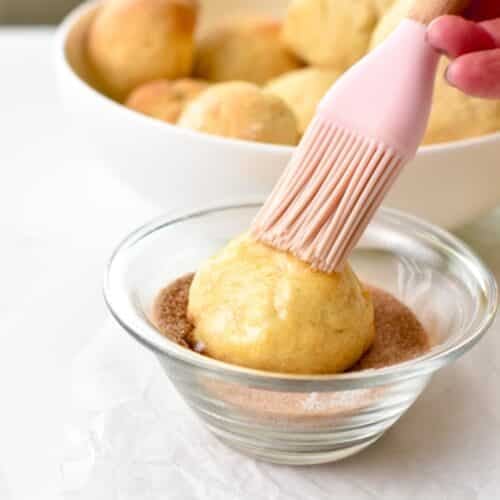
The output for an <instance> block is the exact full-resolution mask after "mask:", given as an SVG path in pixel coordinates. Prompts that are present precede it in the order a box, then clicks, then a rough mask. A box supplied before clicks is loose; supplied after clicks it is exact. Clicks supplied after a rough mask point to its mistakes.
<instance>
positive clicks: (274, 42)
mask: <svg viewBox="0 0 500 500" xmlns="http://www.w3.org/2000/svg"><path fill="white" fill-rule="evenodd" d="M280 34H281V23H280V22H279V21H276V20H274V19H272V18H265V17H251V18H248V17H247V18H242V19H231V20H228V21H226V22H225V23H224V24H221V25H220V26H218V27H216V28H215V29H214V30H213V31H211V32H209V33H208V34H207V35H206V36H205V37H203V38H202V39H201V40H200V42H199V43H198V48H197V51H196V62H195V69H194V73H195V75H196V76H198V77H200V78H204V79H206V80H210V81H214V82H222V81H228V80H244V81H248V82H253V83H257V84H263V83H265V82H267V81H268V80H269V79H271V78H274V77H276V76H278V75H281V74H282V73H285V72H287V71H290V70H293V69H296V68H298V67H299V66H301V63H300V62H299V60H298V59H297V58H296V57H295V56H294V55H293V54H292V53H291V52H290V51H289V50H288V49H287V48H286V47H285V45H284V44H283V42H282V41H281V38H280Z"/></svg>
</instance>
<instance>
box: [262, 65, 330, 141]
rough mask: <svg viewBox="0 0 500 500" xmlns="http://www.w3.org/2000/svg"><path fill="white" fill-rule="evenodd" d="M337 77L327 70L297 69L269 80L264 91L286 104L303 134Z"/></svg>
mask: <svg viewBox="0 0 500 500" xmlns="http://www.w3.org/2000/svg"><path fill="white" fill-rule="evenodd" d="M339 76H340V72H339V71H337V70H334V69H329V68H312V67H311V68H304V69H298V70H295V71H291V72H289V73H287V74H285V75H282V76H279V77H278V78H275V79H274V80H271V81H270V82H269V83H268V84H267V85H266V87H265V89H266V90H268V91H269V92H271V93H272V94H275V95H277V96H278V97H281V98H282V99H283V100H284V101H285V102H286V103H287V104H288V106H289V107H290V109H291V110H292V111H293V112H294V113H295V117H296V118H297V123H298V127H299V132H300V133H301V134H303V133H304V131H305V130H306V128H307V126H308V125H309V123H310V121H311V120H312V118H313V116H314V113H315V111H316V107H317V106H318V103H319V101H320V100H321V98H322V97H323V96H324V95H325V93H326V91H327V90H328V89H329V88H330V87H331V86H332V85H333V83H334V82H335V80H336V79H337V78H338V77H339Z"/></svg>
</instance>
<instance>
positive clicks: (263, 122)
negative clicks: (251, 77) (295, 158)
mask: <svg viewBox="0 0 500 500" xmlns="http://www.w3.org/2000/svg"><path fill="white" fill-rule="evenodd" d="M178 124H179V125H180V126H181V127H186V128H190V129H193V130H197V131H199V132H206V133H207V134H215V135H222V136H224V137H234V138H237V139H245V140H248V141H257V142H271V143H274V144H296V143H297V141H298V138H299V133H298V130H297V121H296V119H295V116H294V114H293V112H292V111H291V110H290V109H289V108H288V106H287V105H286V104H285V102H284V101H283V100H281V99H280V98H279V97H276V96H275V95H273V94H271V93H268V92H264V91H262V90H261V89H260V88H259V87H257V85H254V84H253V83H248V82H226V83H218V84H216V85H212V86H211V87H210V88H209V89H207V90H205V91H204V92H203V93H202V94H200V95H199V96H198V97H197V98H196V99H193V100H192V101H191V102H190V103H189V104H188V105H187V107H186V109H185V110H184V112H183V113H182V115H181V117H180V119H179V122H178Z"/></svg>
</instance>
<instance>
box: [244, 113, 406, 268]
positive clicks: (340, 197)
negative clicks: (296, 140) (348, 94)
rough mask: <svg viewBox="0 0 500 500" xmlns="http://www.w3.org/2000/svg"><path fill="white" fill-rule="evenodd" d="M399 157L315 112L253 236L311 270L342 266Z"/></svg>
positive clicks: (392, 177)
mask: <svg viewBox="0 0 500 500" xmlns="http://www.w3.org/2000/svg"><path fill="white" fill-rule="evenodd" d="M404 160H405V158H404V157H403V156H401V155H400V154H398V152H396V151H395V150H394V149H393V148H390V147H388V146H386V145H384V144H382V143H380V142H379V141H376V140H375V139H371V138H367V137H363V136H361V135H359V134H357V133H355V132H353V131H350V130H348V129H346V128H344V127H341V126H338V125H335V124H332V123H327V122H326V121H325V120H323V119H322V118H321V117H316V118H315V119H314V120H313V122H312V124H311V126H310V127H309V129H308V131H307V132H306V134H305V136H304V138H303V139H302V141H301V143H300V144H299V146H298V147H297V150H296V152H295V153H294V155H293V157H292V159H291V161H290V163H289V165H288V167H287V168H286V170H285V172H284V173H283V175H282V177H281V178H280V180H279V181H278V183H277V185H276V186H275V188H274V189H273V191H272V193H271V195H270V197H269V198H268V199H267V201H266V202H265V203H264V205H263V207H262V208H261V210H260V211H259V213H258V214H257V217H256V218H255V220H254V221H253V223H252V227H251V234H252V235H253V236H254V237H255V238H257V239H258V240H260V241H262V242H263V243H266V244H268V245H271V246H273V247H275V248H277V249H279V250H283V251H289V252H291V253H293V254H294V255H296V256H297V257H298V258H300V259H301V260H304V261H306V262H308V263H309V264H311V266H312V267H313V268H314V269H318V270H321V271H324V272H332V271H339V270H341V269H342V268H343V266H344V264H345V262H346V260H347V258H348V256H349V254H350V253H351V252H352V250H353V248H354V246H355V245H356V243H357V242H358V240H359V238H360V237H361V235H362V233H363V231H364V229H365V228H366V226H367V225H368V223H369V221H370V219H371V218H372V217H373V215H374V213H375V211H376V209H377V208H378V207H379V206H380V204H381V203H382V200H383V199H384V196H385V194H386V193H387V191H388V189H389V188H390V186H391V185H392V183H393V182H394V180H395V179H396V177H397V175H398V173H399V171H400V170H401V166H402V165H403V164H404Z"/></svg>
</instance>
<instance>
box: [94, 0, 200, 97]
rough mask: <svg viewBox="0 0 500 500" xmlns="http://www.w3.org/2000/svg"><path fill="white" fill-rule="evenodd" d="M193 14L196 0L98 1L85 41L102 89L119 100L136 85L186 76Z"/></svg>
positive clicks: (192, 44) (191, 56)
mask: <svg viewBox="0 0 500 500" xmlns="http://www.w3.org/2000/svg"><path fill="white" fill-rule="evenodd" d="M196 15H197V2H196V0H108V1H107V2H105V3H103V5H102V7H101V8H100V10H99V11H98V13H97V16H96V18H95V19H94V21H93V23H92V25H91V27H90V30H89V34H88V42H87V43H88V45H87V49H88V50H87V52H88V57H89V61H90V63H91V64H92V66H93V68H94V71H95V72H96V76H97V77H98V78H99V80H100V82H101V84H102V86H103V90H104V91H105V92H106V93H107V94H109V95H110V97H112V98H114V99H117V100H119V101H122V100H123V99H124V98H125V97H126V96H127V95H128V94H129V93H130V92H131V91H132V90H133V89H134V88H136V87H137V86H138V85H140V84H142V83H146V82H148V81H151V80H155V79H158V78H169V79H176V78H181V77H184V76H189V74H190V72H191V68H192V62H193V54H194V40H193V32H194V28H195V23H196Z"/></svg>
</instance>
